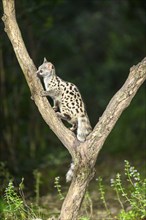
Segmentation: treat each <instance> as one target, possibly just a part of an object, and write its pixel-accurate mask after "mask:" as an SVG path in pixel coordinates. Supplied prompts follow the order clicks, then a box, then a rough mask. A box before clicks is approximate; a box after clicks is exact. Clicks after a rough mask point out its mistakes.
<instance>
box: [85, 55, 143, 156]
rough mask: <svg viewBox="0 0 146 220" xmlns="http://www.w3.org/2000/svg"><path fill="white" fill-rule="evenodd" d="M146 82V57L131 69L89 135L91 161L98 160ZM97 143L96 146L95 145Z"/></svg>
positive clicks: (88, 146)
mask: <svg viewBox="0 0 146 220" xmlns="http://www.w3.org/2000/svg"><path fill="white" fill-rule="evenodd" d="M145 80H146V57H145V58H144V59H143V60H142V61H141V62H140V63H138V64H137V65H136V66H133V67H132V68H130V73H129V76H128V78H127V80H126V82H125V83H124V85H123V86H122V88H121V89H120V90H119V91H118V92H117V93H116V94H115V95H114V96H113V98H112V99H111V101H110V102H109V104H108V106H107V108H106V109H105V111H104V113H103V115H102V116H101V117H100V118H99V122H98V123H97V124H96V126H95V128H94V130H93V132H92V133H91V134H90V135H89V137H88V140H89V142H90V145H89V144H87V148H88V149H87V152H88V151H89V152H90V155H89V153H88V155H89V157H90V159H92V160H94V159H93V158H96V157H97V155H98V153H99V151H100V149H101V148H102V146H103V144H104V142H105V140H106V138H107V136H108V135H109V134H110V132H111V130H112V129H113V127H114V125H115V124H116V122H117V120H118V119H119V117H120V116H121V114H122V112H123V111H124V110H125V109H126V108H127V107H128V106H129V105H130V103H131V101H132V99H133V97H134V96H135V94H136V92H137V91H138V89H139V87H140V86H141V85H142V83H143V82H144V81H145ZM95 143H96V144H95Z"/></svg>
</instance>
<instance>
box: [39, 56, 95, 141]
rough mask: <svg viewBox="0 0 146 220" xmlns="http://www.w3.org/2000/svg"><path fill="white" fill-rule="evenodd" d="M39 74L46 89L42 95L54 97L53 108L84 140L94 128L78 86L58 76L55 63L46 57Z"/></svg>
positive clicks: (79, 137)
mask: <svg viewBox="0 0 146 220" xmlns="http://www.w3.org/2000/svg"><path fill="white" fill-rule="evenodd" d="M37 74H38V76H41V77H42V78H43V81H44V86H45V89H46V91H44V92H43V93H42V96H50V97H51V98H52V99H53V101H54V106H53V109H54V110H55V111H56V113H57V115H58V117H60V118H61V119H62V120H66V121H67V122H68V123H70V124H71V125H72V127H71V128H70V130H72V131H74V130H77V139H78V140H79V141H81V142H84V141H85V140H86V137H87V135H88V134H89V133H90V132H91V130H92V128H91V125H90V121H89V118H88V115H87V112H86V109H85V105H84V102H83V100H82V97H81V94H80V92H79V90H78V88H77V87H76V86H75V85H74V84H73V83H70V82H66V81H64V80H62V79H61V78H60V77H58V76H57V75H56V73H55V67H54V65H53V64H52V63H50V62H48V61H47V60H46V59H45V58H44V62H43V64H42V65H41V66H40V67H39V68H38V71H37Z"/></svg>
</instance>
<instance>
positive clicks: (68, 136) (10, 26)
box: [2, 0, 79, 158]
mask: <svg viewBox="0 0 146 220" xmlns="http://www.w3.org/2000/svg"><path fill="white" fill-rule="evenodd" d="M3 8H4V15H3V18H2V20H3V21H4V24H5V31H6V33H7V35H8V37H9V39H10V41H11V43H12V46H13V49H14V51H15V54H16V57H17V59H18V62H19V64H20V66H21V69H22V71H23V73H24V76H25V78H26V81H27V83H28V86H29V88H30V91H31V94H32V97H33V99H34V102H35V104H36V105H37V107H38V109H39V111H40V113H41V115H42V117H43V119H44V120H45V122H46V123H47V124H48V125H49V127H50V128H51V129H52V130H53V132H54V133H55V134H56V135H57V137H58V138H59V139H60V141H61V142H62V143H63V144H64V146H65V147H66V148H67V149H68V151H69V152H70V154H71V156H72V157H73V158H75V154H76V152H75V147H74V146H77V145H78V144H79V142H78V140H77V139H76V137H75V135H74V133H73V132H71V131H70V130H69V129H67V128H66V127H65V126H64V125H63V123H62V122H61V121H60V120H59V119H58V118H57V116H56V114H55V112H54V110H53V109H52V108H51V106H50V104H49V102H48V100H47V98H42V97H41V96H40V94H41V91H42V90H43V87H42V85H41V83H40V80H39V79H38V77H37V75H36V67H35V65H34V63H33V61H32V59H30V56H29V54H28V52H27V50H26V47H25V45H24V42H23V39H22V36H21V32H20V30H19V27H18V25H17V22H16V16H15V3H14V0H3Z"/></svg>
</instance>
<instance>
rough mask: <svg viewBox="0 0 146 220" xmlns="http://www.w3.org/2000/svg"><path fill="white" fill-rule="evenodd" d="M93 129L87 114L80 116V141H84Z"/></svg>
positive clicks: (78, 135)
mask: <svg viewBox="0 0 146 220" xmlns="http://www.w3.org/2000/svg"><path fill="white" fill-rule="evenodd" d="M91 131H92V128H91V125H90V121H89V118H88V116H87V115H83V116H80V117H78V128H77V138H78V140H79V141H81V142H84V141H85V140H86V137H87V136H88V134H90V133H91Z"/></svg>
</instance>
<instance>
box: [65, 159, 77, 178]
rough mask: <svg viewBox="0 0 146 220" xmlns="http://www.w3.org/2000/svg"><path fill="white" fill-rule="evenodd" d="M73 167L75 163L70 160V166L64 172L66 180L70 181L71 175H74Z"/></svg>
mask: <svg viewBox="0 0 146 220" xmlns="http://www.w3.org/2000/svg"><path fill="white" fill-rule="evenodd" d="M74 168H75V165H74V163H73V162H72V163H71V165H70V168H69V170H68V172H67V174H66V182H70V181H71V180H72V178H73V175H74Z"/></svg>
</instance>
